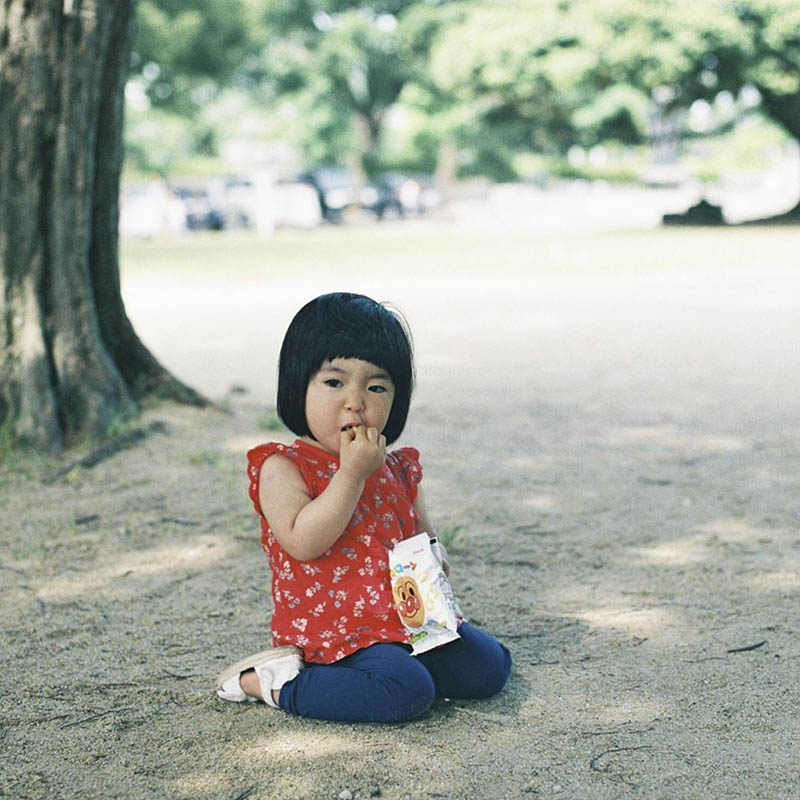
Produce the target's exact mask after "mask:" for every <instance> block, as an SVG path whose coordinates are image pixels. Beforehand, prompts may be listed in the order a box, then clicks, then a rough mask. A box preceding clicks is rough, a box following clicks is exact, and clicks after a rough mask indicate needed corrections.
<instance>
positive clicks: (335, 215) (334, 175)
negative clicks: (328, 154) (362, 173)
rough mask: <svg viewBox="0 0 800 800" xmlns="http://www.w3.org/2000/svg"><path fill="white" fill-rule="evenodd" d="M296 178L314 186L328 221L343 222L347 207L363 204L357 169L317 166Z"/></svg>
mask: <svg viewBox="0 0 800 800" xmlns="http://www.w3.org/2000/svg"><path fill="white" fill-rule="evenodd" d="M296 180H297V182H299V183H307V184H309V185H310V186H313V187H314V190H315V191H316V193H317V197H318V199H319V207H320V210H321V211H322V216H323V218H324V219H326V220H327V221H328V222H341V219H342V215H343V214H344V212H345V211H346V210H347V209H349V208H358V207H359V206H360V205H361V198H360V188H359V184H360V181H359V179H358V175H357V173H356V171H355V170H352V169H349V168H347V167H336V166H317V167H312V168H311V169H308V170H305V171H304V172H301V173H300V174H299V175H298V176H297V178H296Z"/></svg>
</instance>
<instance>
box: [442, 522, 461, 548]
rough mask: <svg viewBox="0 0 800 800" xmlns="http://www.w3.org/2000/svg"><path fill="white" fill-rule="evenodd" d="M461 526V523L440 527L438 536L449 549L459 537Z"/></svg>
mask: <svg viewBox="0 0 800 800" xmlns="http://www.w3.org/2000/svg"><path fill="white" fill-rule="evenodd" d="M461 528H462V526H461V525H444V526H442V527H441V528H439V529H438V531H437V538H438V539H439V541H440V542H441V543H442V544H443V545H444V546H445V548H447V549H448V550H449V549H450V548H451V547H452V546H453V544H454V543H455V541H456V539H457V538H458V534H459V533H460V532H461Z"/></svg>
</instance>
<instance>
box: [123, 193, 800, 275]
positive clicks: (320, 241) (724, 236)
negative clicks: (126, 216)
mask: <svg viewBox="0 0 800 800" xmlns="http://www.w3.org/2000/svg"><path fill="white" fill-rule="evenodd" d="M575 213H576V214H578V213H580V210H579V209H577V208H576V212H575ZM795 237H796V230H795V229H794V228H793V227H792V226H787V227H785V228H775V227H758V226H747V227H742V228H737V227H723V228H692V229H685V228H682V229H675V228H657V229H654V230H630V231H610V232H609V231H601V232H566V233H555V232H536V231H533V232H525V231H524V230H523V231H519V232H514V233H509V232H508V231H498V232H496V233H492V232H486V231H483V232H481V231H476V232H469V231H465V230H463V229H461V228H455V227H447V226H446V225H443V224H442V225H436V224H430V225H426V226H417V225H415V224H414V223H408V224H406V223H401V224H398V225H385V226H381V225H363V226H355V225H354V226H341V227H334V226H325V227H321V228H319V229H317V230H313V231H291V230H280V231H278V232H277V233H276V234H275V235H274V236H272V237H270V238H264V237H260V236H258V235H257V234H255V233H252V232H229V233H217V234H213V233H208V234H206V233H196V234H193V235H192V236H188V237H173V238H169V237H157V238H154V239H151V240H135V239H125V240H123V242H122V255H121V260H122V265H123V270H125V271H127V270H130V271H135V272H142V271H151V270H152V271H157V272H159V273H160V274H163V275H171V276H174V277H176V278H181V277H184V276H186V275H197V276H199V277H207V278H216V279H230V280H232V281H233V280H244V281H249V280H261V279H264V278H270V277H280V276H282V275H299V274H305V275H309V276H312V277H313V276H314V275H316V274H321V273H323V272H326V273H330V272H335V273H336V274H339V275H342V276H349V275H357V274H360V272H363V269H364V265H367V264H368V265H369V270H370V273H371V274H375V275H397V274H407V275H413V274H414V273H417V274H420V273H424V274H441V273H447V272H451V271H464V270H468V271H470V270H474V271H497V270H505V271H507V270H512V271H517V270H519V271H523V272H526V273H535V272H564V271H577V272H584V271H594V270H608V269H613V270H617V269H635V270H646V269H668V268H671V267H682V266H694V265H719V266H720V267H727V266H736V265H745V264H752V263H754V262H756V263H779V264H781V263H786V262H787V255H786V254H787V253H788V252H793V250H794V249H795V243H794V241H793V240H794V238H795ZM410 254H413V255H410Z"/></svg>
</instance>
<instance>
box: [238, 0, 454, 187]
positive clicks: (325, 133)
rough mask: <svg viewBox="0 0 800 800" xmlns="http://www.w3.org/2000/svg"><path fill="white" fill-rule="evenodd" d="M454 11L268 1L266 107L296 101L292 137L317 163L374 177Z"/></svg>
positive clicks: (400, 4) (398, 4)
mask: <svg viewBox="0 0 800 800" xmlns="http://www.w3.org/2000/svg"><path fill="white" fill-rule="evenodd" d="M451 3H452V0H451V2H450V3H448V0H441V2H438V3H434V2H426V0H384V2H381V1H380V0H376V1H375V2H369V3H357V2H347V0H329V2H314V3H312V2H308V1H307V0H306V1H305V2H302V1H301V2H292V3H289V2H284V0H270V1H269V2H267V4H266V9H265V12H264V16H263V21H264V23H265V26H266V31H267V32H268V34H269V36H268V39H267V40H266V41H265V44H264V50H263V54H262V58H261V62H260V74H258V73H257V72H252V73H251V76H252V78H253V79H254V80H255V81H256V82H257V83H259V84H260V86H261V91H262V97H263V98H264V99H265V100H267V101H272V102H277V101H278V100H279V98H285V97H287V96H290V97H292V98H293V104H294V115H295V117H296V119H297V120H298V122H297V124H296V125H295V126H294V129H295V131H297V132H298V138H299V139H300V140H301V141H302V143H303V145H304V149H305V151H306V153H307V154H308V155H310V156H311V158H312V159H313V160H317V161H338V162H341V161H343V160H351V161H355V162H357V163H358V165H359V166H360V167H363V168H364V169H365V170H366V171H367V172H369V171H372V170H374V169H375V168H376V166H377V165H378V163H379V162H380V148H381V141H382V133H383V130H384V126H385V123H386V118H387V113H388V112H389V110H390V109H391V108H392V107H393V106H394V105H395V104H396V103H397V101H398V99H399V98H400V95H401V93H402V91H403V89H404V88H405V87H406V86H408V85H410V84H412V83H415V82H424V81H425V80H426V73H427V68H428V54H429V52H430V48H431V46H432V45H433V42H434V41H435V39H436V36H437V35H438V33H439V32H440V31H441V30H442V27H443V26H444V25H445V23H446V21H447V19H448V18H449V9H447V8H444V7H445V6H449V5H450V4H451ZM347 156H349V159H348V158H347Z"/></svg>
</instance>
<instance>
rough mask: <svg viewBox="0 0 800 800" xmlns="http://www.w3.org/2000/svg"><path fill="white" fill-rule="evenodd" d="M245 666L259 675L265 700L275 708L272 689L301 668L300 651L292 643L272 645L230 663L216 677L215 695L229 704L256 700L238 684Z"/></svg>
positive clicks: (281, 684)
mask: <svg viewBox="0 0 800 800" xmlns="http://www.w3.org/2000/svg"><path fill="white" fill-rule="evenodd" d="M248 669H254V670H255V672H256V675H258V683H259V685H260V686H261V694H262V696H263V698H264V702H265V703H266V704H267V705H268V706H272V707H273V708H278V705H277V703H275V701H274V700H273V699H272V692H273V690H275V691H280V688H281V687H282V686H283V684H284V683H288V682H289V681H290V680H292V679H293V678H295V677H296V676H297V674H298V673H299V672H300V670H301V669H303V655H302V650H300V648H299V647H295V646H294V645H291V644H289V645H284V646H282V647H273V648H271V649H270V650H264V651H263V652H262V653H255V654H254V655H252V656H248V657H247V658H244V659H242V660H241V661H237V662H236V663H235V664H231V666H230V667H227V668H226V669H224V670H222V672H220V674H219V675H218V676H217V694H218V695H219V696H220V697H221V698H222V699H223V700H230V701H231V702H232V703H244V702H256V701H257V700H258V698H257V697H251V696H250V695H248V694H246V693H245V692H244V690H243V689H242V686H241V684H240V683H239V678H240V676H241V674H242V673H243V672H246V671H247V670H248Z"/></svg>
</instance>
